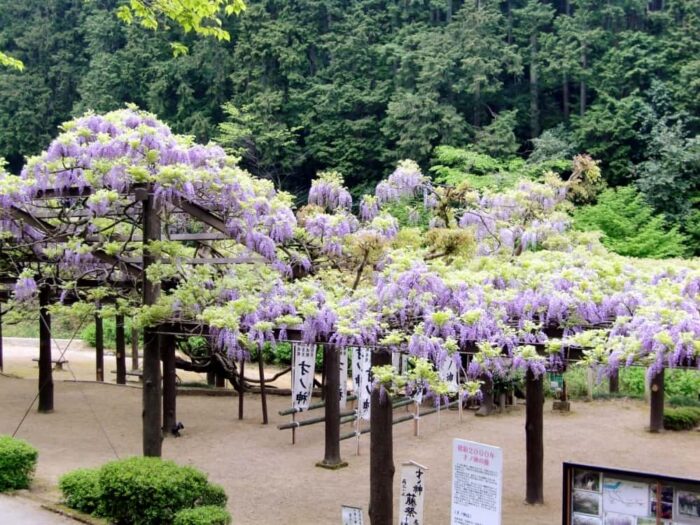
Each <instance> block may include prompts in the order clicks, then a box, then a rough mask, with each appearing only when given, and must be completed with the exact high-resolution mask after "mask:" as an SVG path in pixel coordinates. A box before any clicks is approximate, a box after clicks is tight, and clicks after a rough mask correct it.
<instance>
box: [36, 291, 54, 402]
mask: <svg viewBox="0 0 700 525" xmlns="http://www.w3.org/2000/svg"><path fill="white" fill-rule="evenodd" d="M50 297H51V292H50V290H49V289H48V288H47V287H46V286H42V287H41V289H40V290H39V412H43V413H49V412H53V372H52V370H51V315H50V314H49V310H48V307H49V300H50Z"/></svg>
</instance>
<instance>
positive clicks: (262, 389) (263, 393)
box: [258, 348, 268, 425]
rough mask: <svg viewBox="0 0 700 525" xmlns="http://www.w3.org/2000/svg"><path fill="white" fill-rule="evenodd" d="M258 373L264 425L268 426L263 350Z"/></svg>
mask: <svg viewBox="0 0 700 525" xmlns="http://www.w3.org/2000/svg"><path fill="white" fill-rule="evenodd" d="M258 371H259V374H260V401H261V402H262V413H263V425H267V423H268V419H267V390H266V389H265V360H264V358H263V352H262V348H261V349H260V352H259V353H258Z"/></svg>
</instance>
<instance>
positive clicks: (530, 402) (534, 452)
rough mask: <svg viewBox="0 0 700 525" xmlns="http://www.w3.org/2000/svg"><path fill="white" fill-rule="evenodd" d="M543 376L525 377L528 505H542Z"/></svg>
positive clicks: (529, 372) (530, 374) (530, 373)
mask: <svg viewBox="0 0 700 525" xmlns="http://www.w3.org/2000/svg"><path fill="white" fill-rule="evenodd" d="M543 377H544V375H540V376H539V377H535V374H534V373H533V372H532V371H531V370H530V369H528V371H527V373H526V375H525V395H526V405H525V446H526V465H525V471H526V494H525V501H526V503H529V504H531V505H532V504H538V503H544V437H543V427H544V424H543V422H544V384H543V381H544V379H543Z"/></svg>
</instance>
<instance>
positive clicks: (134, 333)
mask: <svg viewBox="0 0 700 525" xmlns="http://www.w3.org/2000/svg"><path fill="white" fill-rule="evenodd" d="M131 369H132V370H138V369H139V331H138V330H137V329H136V327H135V326H134V325H133V322H132V325H131Z"/></svg>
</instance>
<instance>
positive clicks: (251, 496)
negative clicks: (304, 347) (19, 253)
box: [0, 377, 700, 525]
mask: <svg viewBox="0 0 700 525" xmlns="http://www.w3.org/2000/svg"><path fill="white" fill-rule="evenodd" d="M35 388H36V383H35V381H28V380H21V379H13V378H7V377H0V433H7V432H12V431H13V430H14V427H15V426H16V424H17V422H18V421H19V419H20V418H21V416H22V414H23V412H24V410H25V409H26V406H27V404H28V403H29V402H30V400H31V399H32V397H33V396H34V393H35ZM247 400H248V401H247V404H246V418H245V419H244V420H243V421H238V420H236V416H235V414H236V406H237V399H236V398H207V397H182V398H180V399H179V402H178V419H180V420H182V421H183V423H184V424H185V427H186V428H185V431H184V433H183V437H181V438H179V439H174V438H169V439H167V440H166V441H165V443H164V448H163V453H164V456H165V457H167V458H172V459H176V460H177V461H178V462H180V463H183V464H192V465H195V466H197V467H199V468H201V469H203V470H205V471H206V472H208V473H209V475H210V477H211V479H213V480H214V481H216V482H218V483H221V484H223V485H224V487H225V488H226V491H227V493H228V494H229V497H230V503H229V507H230V510H231V512H232V514H233V516H234V520H235V523H236V524H237V525H248V524H251V525H252V524H256V525H267V524H270V525H272V524H278V523H285V524H290V525H297V524H298V525H306V524H311V523H313V524H336V523H338V522H339V512H340V511H339V509H340V505H341V504H348V505H357V506H361V507H363V508H365V509H366V508H367V503H368V498H369V495H368V478H369V441H368V436H363V438H362V455H361V456H359V457H358V456H356V455H355V451H354V442H351V441H344V442H343V443H342V455H343V458H344V459H345V460H347V461H348V462H349V463H350V466H349V467H348V468H346V469H343V470H340V471H335V472H331V471H326V470H322V469H319V468H316V467H315V466H314V464H315V462H316V461H318V460H320V459H322V457H323V428H322V426H320V425H314V426H311V427H305V428H302V429H300V430H299V432H298V440H297V445H296V446H292V445H291V443H290V433H289V431H279V430H277V429H276V428H275V425H276V424H277V423H280V422H282V421H287V420H288V418H287V417H280V416H278V415H277V411H278V410H280V409H281V408H286V407H287V406H289V404H290V401H289V399H286V398H279V397H274V396H273V397H271V399H270V413H271V415H272V417H271V425H269V426H267V427H265V426H263V425H261V424H260V420H261V417H260V406H259V402H258V401H259V399H258V398H257V397H256V396H249V397H247ZM140 403H141V392H140V390H139V389H136V388H128V387H119V386H115V385H106V384H105V385H98V384H80V383H66V382H60V381H58V382H57V383H56V411H55V412H54V413H53V414H50V415H40V414H37V413H36V412H34V411H32V412H31V413H30V416H29V417H28V418H27V420H26V422H25V423H24V425H23V427H22V429H21V430H20V432H19V436H20V437H23V438H25V439H27V440H28V441H30V442H31V443H33V444H34V445H35V446H37V447H38V448H39V450H40V459H39V467H38V473H37V475H38V479H37V483H36V488H37V489H38V490H39V491H43V492H50V491H51V488H50V487H51V484H52V483H55V481H56V480H57V478H58V476H59V475H61V474H62V473H64V472H66V471H68V470H70V469H73V468H77V467H85V466H95V465H99V464H101V463H103V462H105V461H108V460H110V459H112V458H113V457H114V454H113V452H112V450H111V448H110V445H109V444H108V442H107V440H106V438H105V435H104V433H103V431H102V430H101V428H100V427H101V426H102V427H103V428H104V432H105V433H106V434H107V435H108V436H109V438H110V440H111V441H112V443H113V445H114V447H115V449H116V451H117V453H118V454H119V455H120V456H122V457H124V456H128V455H133V454H138V453H139V452H140V450H141V436H140V431H141V426H140V412H141V408H140ZM572 409H573V412H572V413H571V414H569V415H561V414H558V413H552V412H550V411H549V410H547V411H546V412H545V461H546V463H545V499H546V503H545V505H543V506H539V507H530V506H526V505H524V504H523V503H522V501H523V497H524V479H525V462H524V459H525V430H524V407H522V406H518V407H516V408H514V409H513V410H512V411H510V412H509V413H508V414H504V415H499V416H494V417H489V418H476V417H474V416H473V415H472V413H466V414H465V418H464V421H463V422H462V423H460V422H459V420H458V415H457V413H456V412H443V414H442V417H441V429H440V430H438V428H437V418H436V417H435V416H434V415H432V416H427V417H426V418H425V419H423V422H422V432H423V435H422V437H421V438H420V439H416V438H414V437H413V436H412V425H411V424H410V423H404V424H401V425H398V426H396V427H394V428H395V448H394V460H395V462H396V464H397V465H398V464H400V463H401V462H403V461H407V460H415V461H417V462H419V463H421V464H423V465H426V466H428V467H429V468H430V471H429V474H428V476H429V477H428V481H427V483H428V485H427V502H426V521H427V522H428V523H432V524H442V523H448V522H449V509H450V475H451V470H450V469H451V465H450V462H451V456H450V446H451V440H452V439H453V438H455V437H460V438H465V439H471V440H475V441H481V442H484V443H489V444H492V445H496V446H500V447H503V448H504V456H505V473H504V524H505V525H511V524H512V525H520V524H522V525H549V524H551V525H554V524H558V523H560V522H561V514H560V512H561V511H560V504H561V503H560V499H561V463H562V461H565V460H571V461H579V462H584V463H593V464H600V465H607V466H612V467H619V468H632V469H639V470H647V471H652V472H653V471H656V472H663V473H667V474H671V475H677V476H685V477H700V455H698V454H697V450H698V445H700V433H698V432H685V433H665V434H662V435H652V434H649V433H646V432H645V431H644V430H643V429H644V425H645V423H646V421H647V414H648V412H647V408H646V407H645V406H644V404H643V403H641V402H638V401H625V400H617V401H608V402H594V403H574V404H573V407H572ZM95 414H97V417H96V415H95ZM396 484H397V485H398V480H396ZM397 493H398V491H397V490H395V494H397Z"/></svg>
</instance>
